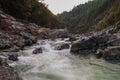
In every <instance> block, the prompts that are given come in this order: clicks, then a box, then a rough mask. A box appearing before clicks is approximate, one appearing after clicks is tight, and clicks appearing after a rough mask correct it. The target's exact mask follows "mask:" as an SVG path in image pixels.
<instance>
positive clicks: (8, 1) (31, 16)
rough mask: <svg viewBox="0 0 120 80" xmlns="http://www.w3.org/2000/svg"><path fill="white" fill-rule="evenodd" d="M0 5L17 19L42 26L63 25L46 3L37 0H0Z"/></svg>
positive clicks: (56, 26)
mask: <svg viewBox="0 0 120 80" xmlns="http://www.w3.org/2000/svg"><path fill="white" fill-rule="evenodd" d="M0 7H1V8H2V9H3V10H4V11H5V12H7V13H8V14H10V15H12V16H14V17H16V18H18V19H21V20H26V21H29V22H33V23H37V24H38V25H41V26H43V27H50V28H62V27H63V25H62V24H61V23H60V22H59V21H58V20H57V18H56V16H55V15H53V14H52V13H51V12H50V11H49V10H48V9H47V7H46V5H45V4H43V3H41V2H38V0H0Z"/></svg>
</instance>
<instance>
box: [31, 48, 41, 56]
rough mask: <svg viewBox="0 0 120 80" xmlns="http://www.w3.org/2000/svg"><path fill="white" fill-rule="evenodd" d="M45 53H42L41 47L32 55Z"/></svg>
mask: <svg viewBox="0 0 120 80" xmlns="http://www.w3.org/2000/svg"><path fill="white" fill-rule="evenodd" d="M42 52H43V51H42V48H41V47H40V48H36V49H35V50H34V51H33V52H32V53H33V54H38V53H42Z"/></svg>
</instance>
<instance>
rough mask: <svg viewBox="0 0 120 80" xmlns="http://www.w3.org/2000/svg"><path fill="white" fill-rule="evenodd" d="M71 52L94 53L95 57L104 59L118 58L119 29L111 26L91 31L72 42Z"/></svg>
mask: <svg viewBox="0 0 120 80" xmlns="http://www.w3.org/2000/svg"><path fill="white" fill-rule="evenodd" d="M71 53H73V54H81V55H85V54H87V55H89V54H91V53H92V54H94V55H95V56H96V57H97V58H104V59H105V60H120V30H119V29H117V28H116V27H111V28H109V29H105V30H103V31H100V32H97V33H93V34H92V35H90V36H87V39H82V40H79V41H77V42H74V43H73V44H72V47H71Z"/></svg>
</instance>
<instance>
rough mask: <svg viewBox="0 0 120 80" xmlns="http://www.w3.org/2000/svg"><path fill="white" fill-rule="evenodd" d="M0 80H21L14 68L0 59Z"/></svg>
mask: <svg viewBox="0 0 120 80" xmlns="http://www.w3.org/2000/svg"><path fill="white" fill-rule="evenodd" d="M0 80H22V78H20V76H19V75H18V73H17V72H16V71H15V70H14V68H12V67H10V66H9V65H8V64H7V63H6V62H5V61H4V60H2V59H1V58H0Z"/></svg>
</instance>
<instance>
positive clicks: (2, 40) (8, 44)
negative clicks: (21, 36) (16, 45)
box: [0, 39, 13, 50]
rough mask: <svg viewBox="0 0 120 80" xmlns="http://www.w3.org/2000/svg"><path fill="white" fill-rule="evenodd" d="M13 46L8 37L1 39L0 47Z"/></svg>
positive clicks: (7, 47)
mask: <svg viewBox="0 0 120 80" xmlns="http://www.w3.org/2000/svg"><path fill="white" fill-rule="evenodd" d="M12 46H13V43H12V42H11V41H9V40H6V39H0V49H1V50H3V49H9V48H11V47H12Z"/></svg>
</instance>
